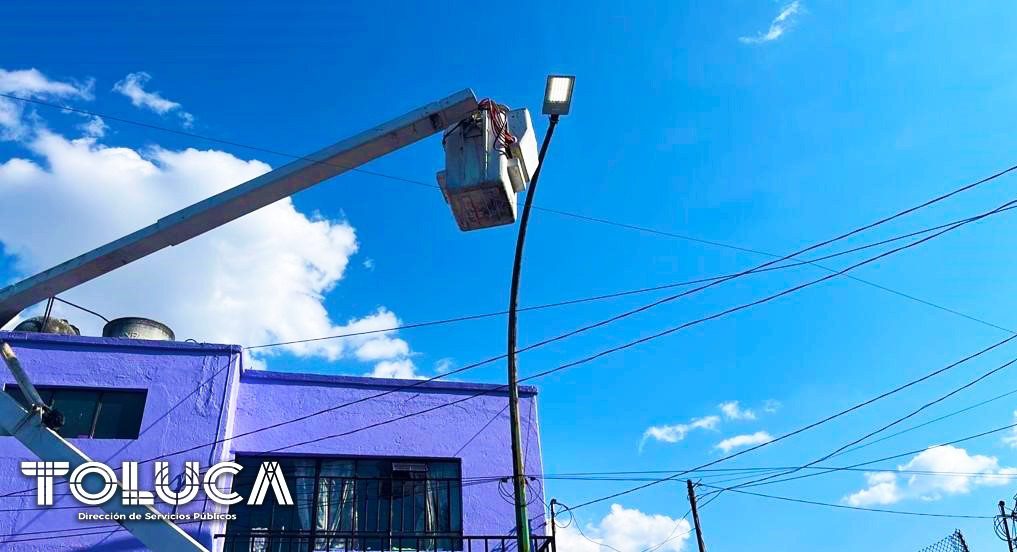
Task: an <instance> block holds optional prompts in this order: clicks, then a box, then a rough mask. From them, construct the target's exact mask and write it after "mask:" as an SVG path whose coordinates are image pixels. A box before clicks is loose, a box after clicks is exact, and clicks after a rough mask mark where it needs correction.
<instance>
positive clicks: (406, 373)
mask: <svg viewBox="0 0 1017 552" xmlns="http://www.w3.org/2000/svg"><path fill="white" fill-rule="evenodd" d="M364 375H365V376H370V377H372V378H397V379H422V377H421V376H419V375H418V374H417V367H416V366H415V365H414V364H413V361H412V360H410V359H408V358H404V359H400V360H383V361H381V362H379V363H378V364H376V365H375V366H374V370H371V371H370V372H368V373H366V374H364Z"/></svg>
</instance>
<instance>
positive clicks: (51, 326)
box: [14, 316, 81, 335]
mask: <svg viewBox="0 0 1017 552" xmlns="http://www.w3.org/2000/svg"><path fill="white" fill-rule="evenodd" d="M43 318H44V317H42V316H33V317H31V318H27V319H25V320H22V321H21V323H20V324H18V325H17V326H15V327H14V331H16V332H35V333H48V334H59V335H81V332H79V331H78V328H76V327H74V325H72V324H71V323H70V322H68V321H66V320H64V319H63V318H53V317H52V316H51V317H49V318H48V319H46V327H45V328H43V327H42V323H43Z"/></svg>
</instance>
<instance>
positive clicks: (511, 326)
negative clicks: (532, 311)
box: [506, 75, 575, 552]
mask: <svg viewBox="0 0 1017 552" xmlns="http://www.w3.org/2000/svg"><path fill="white" fill-rule="evenodd" d="M574 80H575V79H574V78H572V77H559V76H553V75H552V76H550V77H548V79H547V88H546V90H545V93H544V113H545V114H547V115H549V116H550V121H549V122H548V126H547V133H546V134H544V141H543V143H541V145H540V153H539V154H538V155H537V169H536V170H535V171H534V172H533V178H532V179H530V190H529V192H527V194H526V201H525V202H524V204H523V214H522V216H521V217H520V219H519V234H518V235H517V236H516V253H515V258H514V260H513V262H512V285H511V288H510V289H509V311H508V354H507V357H506V358H507V360H508V385H509V425H510V426H511V430H512V476H513V477H512V486H513V489H514V491H515V494H514V496H515V503H516V504H515V510H516V540H517V542H518V547H517V550H518V551H519V552H530V521H529V516H528V515H527V513H526V473H525V463H524V459H523V446H522V444H523V443H522V430H521V427H520V426H521V422H520V419H519V371H518V368H517V366H516V334H517V320H518V308H519V279H520V275H521V273H522V266H523V246H524V245H525V243H526V228H527V223H528V222H529V221H530V210H531V209H532V207H533V197H534V196H535V195H537V183H538V182H539V179H540V172H541V170H543V168H544V157H545V156H546V155H547V147H548V145H550V143H551V136H552V135H553V134H554V129H555V127H556V126H558V117H559V116H560V115H564V114H567V113H568V111H569V107H570V104H571V101H572V85H573V82H574ZM562 81H567V82H562Z"/></svg>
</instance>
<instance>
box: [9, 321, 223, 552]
mask: <svg viewBox="0 0 1017 552" xmlns="http://www.w3.org/2000/svg"><path fill="white" fill-rule="evenodd" d="M0 339H2V340H3V341H7V342H8V343H10V345H11V347H13V348H14V350H15V352H16V354H17V355H18V358H19V359H20V360H21V363H22V365H23V366H24V368H25V370H26V371H27V372H28V374H29V376H30V377H31V379H32V381H33V383H35V384H36V385H63V386H80V387H96V388H116V389H147V390H148V397H147V399H146V404H145V412H144V416H143V418H142V422H141V434H140V436H139V438H138V439H136V440H127V439H123V440H121V439H71V440H70V441H71V443H72V444H74V445H75V446H76V447H78V448H79V449H81V450H82V451H83V452H85V453H86V454H87V455H88V456H89V457H90V458H92V459H93V460H98V461H102V462H104V463H106V464H108V465H109V466H110V467H113V468H114V469H117V468H118V467H119V465H120V462H122V461H125V460H134V461H142V460H147V459H149V458H153V457H156V456H159V455H161V454H165V453H167V452H173V451H178V450H181V449H185V448H189V447H192V446H197V445H204V444H207V443H211V442H213V441H216V440H218V439H219V438H220V437H222V435H223V432H224V431H225V427H226V422H227V413H228V412H229V410H230V408H228V407H229V405H228V404H226V405H225V406H226V408H224V399H226V398H228V396H229V386H230V383H231V382H233V381H235V380H236V378H235V377H231V376H234V375H235V373H236V372H237V371H238V369H239V358H240V349H239V347H236V346H224V345H199V344H190V343H182V342H153V341H126V340H117V339H107V338H94V337H81V338H70V337H65V336H52V335H38V334H23V333H4V332H0ZM0 374H2V376H0V381H2V382H3V383H4V384H15V385H16V382H15V381H14V378H13V376H11V374H10V373H9V371H8V370H7V369H6V367H3V369H2V370H0ZM224 448H225V447H224V446H223V445H222V444H220V445H217V446H214V447H208V446H205V447H202V448H200V449H198V450H195V451H193V452H191V453H188V454H186V455H180V456H177V457H174V458H169V459H167V461H168V462H170V464H171V466H172V467H173V472H172V473H173V474H177V473H180V466H181V465H182V463H183V461H184V460H199V461H200V462H201V464H202V466H206V465H208V464H209V463H214V462H219V461H221V460H223V459H226V452H225V451H224ZM34 459H36V457H35V456H34V455H33V454H32V453H31V452H29V451H28V449H26V448H25V447H24V446H22V445H21V443H19V442H18V441H17V440H16V439H15V438H14V437H9V436H7V437H0V495H5V494H8V493H12V492H17V491H23V490H25V489H34V487H35V482H34V481H33V480H32V479H30V478H28V477H25V476H23V475H21V470H20V467H19V465H20V462H21V461H22V460H34ZM153 465H154V464H153V463H148V464H144V465H142V466H141V468H140V470H139V471H140V484H141V488H143V489H152V479H153ZM118 471H119V470H118ZM67 492H68V490H67V485H66V484H57V485H55V488H54V495H55V498H54V507H53V508H50V509H45V508H42V507H39V506H37V505H36V497H35V494H34V492H29V493H24V494H18V495H17V496H8V497H3V498H0V535H3V536H2V537H0V543H6V544H3V545H2V546H3V549H4V550H93V549H101V550H137V549H142V547H141V545H140V543H139V542H138V541H137V540H136V539H134V537H132V536H131V535H130V533H128V532H126V531H123V530H120V531H115V532H113V529H112V528H109V527H108V526H109V525H110V524H112V523H114V522H110V521H78V520H77V514H78V512H94V513H99V512H100V511H101V510H99V508H96V507H86V506H83V505H82V504H80V503H79V502H77V501H75V500H74V498H73V497H71V496H67ZM156 503H157V507H158V508H159V509H160V510H161V511H166V512H170V511H171V510H172V508H171V507H167V506H166V505H165V504H159V501H158V500H157V501H156ZM204 503H205V501H204V495H203V494H199V496H198V498H197V499H195V501H194V502H192V503H191V504H188V505H186V506H184V507H181V508H180V509H179V510H178V511H179V512H192V511H198V510H201V509H202V508H203V505H204ZM208 506H209V509H210V510H211V506H212V503H211V502H209V504H208ZM185 527H186V529H187V531H188V532H189V533H192V535H194V536H195V538H197V539H198V540H199V541H201V542H203V543H205V544H207V545H210V544H211V542H212V535H213V534H214V533H217V532H221V531H222V529H223V528H222V526H221V525H220V526H218V527H217V526H215V525H214V524H213V525H210V523H209V522H205V523H201V524H191V525H188V526H185ZM40 531H63V533H60V534H59V536H60V538H59V539H48V540H38V541H37V540H26V539H35V538H38V539H43V538H45V537H49V536H51V535H46V534H44V533H35V532H40ZM15 534H16V535H17V536H10V535H15ZM43 545H44V546H43Z"/></svg>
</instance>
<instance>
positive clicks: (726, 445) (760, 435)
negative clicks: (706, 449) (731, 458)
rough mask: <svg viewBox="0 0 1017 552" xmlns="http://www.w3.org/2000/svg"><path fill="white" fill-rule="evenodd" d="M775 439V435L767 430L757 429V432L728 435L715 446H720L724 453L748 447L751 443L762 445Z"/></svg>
mask: <svg viewBox="0 0 1017 552" xmlns="http://www.w3.org/2000/svg"><path fill="white" fill-rule="evenodd" d="M772 440H773V436H772V435H770V434H769V433H767V432H765V431H757V432H755V433H748V434H746V435H735V436H734V437H728V438H727V439H724V440H723V441H721V442H719V443H717V444H716V446H715V448H719V449H720V450H721V451H723V452H724V454H727V453H729V452H731V451H732V450H734V449H736V448H741V447H748V446H751V445H761V444H763V443H769V442H770V441H772Z"/></svg>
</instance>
